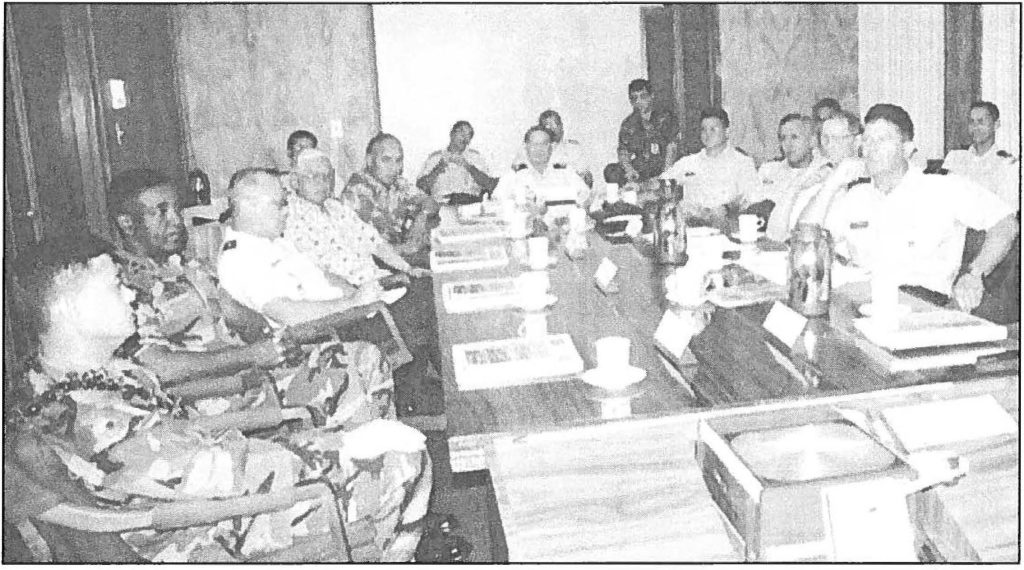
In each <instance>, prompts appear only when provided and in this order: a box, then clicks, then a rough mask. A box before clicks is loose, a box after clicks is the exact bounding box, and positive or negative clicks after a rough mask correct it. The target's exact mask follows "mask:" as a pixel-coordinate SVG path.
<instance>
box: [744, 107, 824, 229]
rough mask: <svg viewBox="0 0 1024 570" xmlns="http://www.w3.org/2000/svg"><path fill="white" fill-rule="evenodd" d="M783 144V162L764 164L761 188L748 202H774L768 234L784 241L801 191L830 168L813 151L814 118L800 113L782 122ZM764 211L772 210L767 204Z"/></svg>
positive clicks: (780, 139)
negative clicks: (794, 200) (795, 202)
mask: <svg viewBox="0 0 1024 570" xmlns="http://www.w3.org/2000/svg"><path fill="white" fill-rule="evenodd" d="M779 144H780V145H782V155H783V157H782V160H773V161H771V162H766V163H764V164H762V165H761V168H759V169H758V171H757V176H758V178H760V180H761V185H760V188H757V189H753V190H752V191H751V193H750V194H749V195H748V196H747V200H748V201H749V202H754V203H757V202H763V201H769V202H771V206H772V207H771V216H770V217H769V218H768V228H767V229H768V235H769V237H772V239H776V240H780V241H781V240H783V239H785V238H786V236H787V233H788V232H787V230H788V228H786V225H787V224H788V220H789V215H790V209H791V208H792V207H793V199H794V198H795V197H796V195H797V194H798V193H799V192H800V191H801V190H803V189H805V188H808V187H809V186H812V185H814V184H817V183H819V182H821V181H823V180H824V179H825V177H826V176H827V175H828V173H829V168H828V164H827V161H826V160H825V158H824V157H821V156H815V153H814V152H813V150H814V146H815V140H814V120H813V119H811V118H810V117H807V116H803V115H799V114H797V113H791V114H789V115H786V116H785V117H783V118H782V120H781V121H779ZM763 211H768V206H767V205H766V206H765V207H764V209H763Z"/></svg>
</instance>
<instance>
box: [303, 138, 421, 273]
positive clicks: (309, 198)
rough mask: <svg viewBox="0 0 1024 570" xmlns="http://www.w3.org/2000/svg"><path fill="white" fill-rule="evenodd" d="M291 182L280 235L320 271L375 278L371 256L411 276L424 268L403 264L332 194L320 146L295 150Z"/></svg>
mask: <svg viewBox="0 0 1024 570" xmlns="http://www.w3.org/2000/svg"><path fill="white" fill-rule="evenodd" d="M291 186H292V187H293V188H294V189H295V195H293V196H291V199H289V200H288V215H287V219H286V222H285V230H284V237H285V239H286V240H288V241H290V242H292V244H294V245H295V247H296V248H297V249H298V250H299V251H301V252H302V253H304V254H305V255H306V256H308V257H309V258H310V259H311V260H313V262H314V263H316V265H317V267H319V268H320V269H321V270H323V271H325V272H327V273H330V274H332V275H335V276H337V277H341V278H342V279H344V280H345V281H347V282H348V283H349V284H351V285H352V286H354V287H362V286H363V285H366V284H368V283H371V282H375V281H377V279H378V278H379V275H378V271H379V269H378V267H377V265H376V263H374V260H373V257H374V256H376V257H377V258H378V259H380V260H381V261H382V262H384V263H386V264H387V265H389V266H391V267H393V268H394V269H396V270H398V271H401V272H403V273H406V274H408V275H410V276H413V277H423V276H425V275H426V274H428V273H429V271H427V270H425V269H420V268H416V267H412V266H411V265H409V263H408V262H406V261H405V260H404V259H402V257H401V256H400V255H398V252H396V251H395V250H394V248H393V247H391V245H390V244H389V243H388V242H387V241H385V240H384V238H382V237H381V236H380V234H378V233H377V230H375V229H374V228H373V226H371V225H369V224H367V223H366V222H364V221H362V220H361V219H359V216H358V215H356V213H355V212H354V211H353V210H352V209H351V208H349V207H348V206H346V205H345V204H342V203H341V202H340V201H339V200H337V199H335V198H333V196H334V166H332V165H331V159H330V158H328V157H327V155H326V154H324V153H323V152H322V151H320V150H317V149H307V150H303V151H301V152H300V153H299V155H298V156H297V157H296V159H295V166H294V168H293V170H292V173H291Z"/></svg>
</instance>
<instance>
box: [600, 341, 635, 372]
mask: <svg viewBox="0 0 1024 570" xmlns="http://www.w3.org/2000/svg"><path fill="white" fill-rule="evenodd" d="M629 344H630V341H629V339H628V338H626V337H622V336H606V337H604V338H600V339H597V340H596V341H594V351H595V352H596V353H597V367H598V368H608V369H617V368H625V367H627V366H629Z"/></svg>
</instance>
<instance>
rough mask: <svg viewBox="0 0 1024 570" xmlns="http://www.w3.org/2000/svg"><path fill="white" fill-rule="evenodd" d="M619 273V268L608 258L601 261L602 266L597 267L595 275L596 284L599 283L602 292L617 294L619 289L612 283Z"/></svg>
mask: <svg viewBox="0 0 1024 570" xmlns="http://www.w3.org/2000/svg"><path fill="white" fill-rule="evenodd" d="M618 273H619V266H618V265H615V263H613V262H612V260H610V259H608V258H607V257H606V258H604V259H602V260H601V265H599V266H597V271H596V272H595V273H594V282H595V283H597V286H598V288H599V289H601V291H603V292H605V293H615V292H616V291H618V290H619V288H618V286H616V285H615V284H614V283H612V281H613V280H614V279H615V276H616V275H617V274H618Z"/></svg>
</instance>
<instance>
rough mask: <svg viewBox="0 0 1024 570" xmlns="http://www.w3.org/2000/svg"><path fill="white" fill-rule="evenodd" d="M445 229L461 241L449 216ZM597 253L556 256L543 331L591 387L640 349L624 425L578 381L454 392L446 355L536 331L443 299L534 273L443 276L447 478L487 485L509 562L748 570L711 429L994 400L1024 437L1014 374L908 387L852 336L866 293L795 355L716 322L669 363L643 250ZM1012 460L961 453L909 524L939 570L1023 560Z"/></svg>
mask: <svg viewBox="0 0 1024 570" xmlns="http://www.w3.org/2000/svg"><path fill="white" fill-rule="evenodd" d="M442 217H443V219H444V220H445V221H444V222H443V224H454V223H457V221H456V220H457V216H455V215H453V213H452V212H451V211H448V212H447V213H446V214H445V213H443V216H442ZM588 239H589V247H588V248H587V249H586V251H585V252H584V253H583V254H582V256H581V257H579V258H578V259H575V260H573V259H570V258H568V257H567V256H566V255H564V253H562V254H558V255H555V256H554V259H555V263H554V265H553V266H551V267H549V269H548V272H549V275H550V282H551V293H553V294H554V295H555V296H556V297H557V302H556V303H555V304H554V305H553V306H552V307H551V308H550V309H548V310H547V312H546V315H547V327H548V332H549V333H551V334H556V333H568V334H569V335H570V336H571V337H572V339H573V342H574V345H575V347H576V349H577V351H578V352H579V354H580V356H581V358H582V360H583V362H584V364H585V366H586V368H587V369H590V368H592V367H594V366H595V364H596V354H595V348H594V341H596V340H598V339H600V338H602V337H605V336H623V337H626V338H629V339H630V341H631V355H630V361H631V364H633V365H634V366H638V367H641V368H644V369H645V370H646V371H647V376H646V378H645V379H644V380H643V381H642V382H640V383H639V384H637V385H636V386H634V387H631V388H630V389H629V390H628V391H627V392H626V395H625V396H620V397H619V398H618V400H617V405H616V406H615V410H616V413H615V414H614V415H609V413H608V411H609V409H611V408H610V407H609V406H608V404H609V396H608V394H607V393H606V392H604V391H602V390H599V389H596V388H594V387H592V386H589V385H587V384H585V383H584V382H583V381H582V380H580V379H579V378H576V377H562V378H555V379H547V380H546V381H543V382H538V383H531V384H526V385H511V386H505V385H500V386H496V387H494V388H489V389H473V390H460V388H459V385H458V382H457V381H456V379H455V368H454V362H453V356H452V350H451V347H452V346H453V345H458V344H462V343H468V342H474V341H480V340H487V339H503V338H511V337H516V336H517V333H518V330H519V328H520V325H521V324H522V323H523V321H524V319H526V318H527V316H526V313H525V312H524V311H522V310H520V309H503V310H492V311H482V312H472V313H461V314H450V313H448V311H447V310H446V308H445V303H444V300H443V298H442V288H443V286H444V285H445V284H446V283H451V282H454V281H463V280H467V279H476V278H490V277H513V276H516V275H518V274H519V273H521V272H522V271H524V270H527V269H528V268H527V267H526V248H525V245H524V244H523V243H522V242H521V241H520V242H518V243H517V242H516V241H511V240H504V239H497V238H492V239H490V240H488V241H485V242H480V243H473V244H471V245H469V246H464V247H481V246H484V245H488V244H490V245H494V244H497V245H500V246H503V247H505V248H506V249H507V251H508V253H509V258H510V261H509V263H508V264H507V265H506V266H504V267H499V268H492V269H481V270H474V271H457V272H451V273H436V274H435V276H434V285H435V291H434V294H435V309H436V312H437V319H438V334H439V341H440V344H441V352H442V365H443V370H442V377H443V383H444V390H445V408H446V416H447V425H448V428H447V431H448V436H449V446H450V449H451V463H452V469H453V471H455V472H465V471H475V470H482V469H486V470H488V471H490V474H491V478H492V481H493V482H494V486H495V493H496V496H497V498H498V505H499V512H500V516H501V522H502V526H503V528H504V531H505V536H506V542H507V545H508V553H509V560H510V561H513V562H519V561H728V560H733V561H737V560H742V559H743V558H742V551H741V550H740V549H739V548H738V546H737V544H736V542H735V540H734V539H733V538H731V536H732V535H731V534H730V532H729V531H728V529H727V525H726V524H725V523H724V522H723V520H722V518H721V517H720V515H719V511H718V510H717V509H716V507H715V504H714V502H713V500H712V498H711V496H710V494H709V493H708V491H707V488H706V487H705V485H704V481H703V479H702V476H701V472H700V468H699V466H698V465H697V463H696V462H695V460H694V442H695V438H696V426H697V423H698V421H700V420H701V419H707V418H713V417H724V416H729V415H736V414H744V413H750V412H751V411H757V412H764V413H780V414H784V413H786V411H787V410H798V409H808V408H814V407H822V406H834V405H838V404H842V405H844V406H849V407H854V408H858V407H859V408H863V409H875V410H877V409H885V408H886V407H891V406H897V405H906V404H908V403H913V402H921V401H931V400H943V399H956V398H962V397H965V396H970V395H978V394H989V395H991V396H992V397H994V398H995V399H996V400H997V401H998V402H999V404H1000V405H1001V406H1002V407H1003V408H1004V409H1005V410H1006V411H1007V412H1008V413H1009V414H1010V415H1011V416H1012V417H1013V418H1014V420H1016V421H1017V424H1018V425H1019V410H1018V406H1017V401H1018V400H1019V389H1018V368H1019V359H1017V358H1009V359H1007V358H1005V355H1003V356H998V357H996V358H993V359H990V360H985V359H982V361H979V364H977V365H965V364H959V365H952V366H940V367H934V366H933V367H931V368H929V369H927V370H907V371H902V370H900V368H899V366H894V364H893V362H891V359H889V360H887V358H886V355H885V352H884V351H881V350H879V349H877V347H872V346H870V343H865V341H864V339H863V338H859V337H858V335H856V334H855V333H854V332H853V330H852V324H851V323H852V317H853V311H854V310H855V309H854V308H855V307H856V306H857V305H858V304H859V303H861V302H863V300H864V298H865V297H866V296H868V292H867V291H866V289H865V287H864V285H863V284H856V283H851V284H849V285H848V286H844V287H841V288H838V289H837V290H836V291H834V293H835V294H834V298H833V302H832V310H831V313H830V318H829V319H812V320H811V322H810V323H809V324H808V326H807V327H806V329H805V331H804V333H803V335H802V336H801V340H799V341H797V342H796V343H795V344H794V346H796V347H797V349H796V350H794V349H793V348H792V347H787V346H783V345H781V343H779V342H778V341H777V339H775V338H773V337H772V335H770V334H768V333H767V332H766V331H765V329H764V327H763V326H762V323H763V322H764V319H765V316H766V314H767V313H768V311H769V309H770V308H771V306H772V304H771V303H761V304H756V305H753V306H748V307H742V308H732V309H724V308H717V309H715V310H713V312H712V313H711V318H710V322H709V323H708V324H707V326H706V327H705V328H704V329H703V330H702V331H701V332H700V333H699V334H697V335H696V336H694V337H693V339H692V340H691V342H690V344H689V349H688V350H687V351H686V352H685V353H684V354H683V355H682V356H681V357H678V358H677V357H675V356H671V355H668V354H667V353H666V351H661V350H659V349H658V348H657V347H656V346H655V343H654V342H653V339H654V335H655V330H656V328H657V327H658V324H659V321H660V320H661V318H662V315H663V314H664V313H665V311H666V310H674V309H673V307H672V305H671V304H670V303H669V302H668V301H667V300H666V295H665V293H666V291H665V289H664V278H665V277H666V276H667V274H668V272H669V271H671V268H666V267H663V266H659V265H657V264H655V263H653V262H652V261H651V259H650V256H649V247H648V246H645V244H644V243H643V242H642V241H641V240H638V241H637V243H636V244H632V243H621V244H613V243H610V242H608V241H606V240H604V239H603V238H601V237H600V236H598V235H597V234H596V233H594V232H592V231H591V232H590V234H589V236H588ZM434 247H435V248H438V247H440V246H439V244H437V243H435V246H434ZM755 254H756V253H755V252H751V251H749V250H747V251H744V252H741V256H742V255H755ZM606 259H607V260H611V261H612V262H613V263H614V264H615V265H616V266H617V267H618V274H617V277H616V279H615V281H616V283H617V284H618V288H619V290H618V292H615V293H606V292H605V291H604V290H602V289H601V288H599V287H597V286H596V283H595V279H594V273H595V271H597V268H598V266H599V265H600V264H601V263H602V261H604V260H606ZM903 301H904V302H906V303H909V304H911V305H914V306H915V307H916V309H915V310H926V309H927V308H928V307H927V306H926V305H927V304H926V303H925V302H924V301H920V300H916V299H912V298H904V299H903ZM807 335H813V336H814V339H813V342H811V343H808V341H807V339H806V336H807ZM1017 342H1018V341H1017V340H1016V339H1013V340H1011V341H1010V342H1008V343H1007V346H1008V347H1009V346H1015V345H1016V344H1017ZM801 347H803V348H801ZM1014 350H1015V348H1014ZM1011 356H1015V355H1011ZM810 371H813V374H807V373H808V372H810ZM623 401H626V402H627V403H626V411H625V413H623V409H622V405H623ZM1017 432H1018V433H1019V429H1018V430H1017ZM1018 447H1019V446H1018V438H1017V434H1014V436H1013V437H1011V438H1003V439H1002V440H1000V441H998V442H997V443H994V444H991V445H988V446H981V447H980V448H976V449H975V448H972V449H960V450H958V451H960V452H961V453H962V455H963V456H965V457H968V458H969V459H970V460H971V464H972V466H973V470H972V471H971V474H970V476H969V477H967V478H965V479H964V480H963V481H961V482H960V483H959V484H958V485H956V486H952V487H949V488H945V487H936V488H934V489H932V490H930V491H928V492H927V494H926V495H925V496H926V497H934V498H935V500H934V501H932V500H929V501H925V502H924V503H923V504H927V505H930V506H929V508H927V509H925V511H924V512H921V513H917V514H916V515H915V519H916V522H917V524H918V525H919V527H920V528H921V529H922V532H924V533H925V534H926V535H927V536H928V538H929V540H930V541H931V544H932V545H933V547H934V550H935V559H937V560H943V559H949V560H963V561H971V560H974V561H977V560H984V561H999V560H1002V561H1005V560H1011V559H1014V558H1015V557H1016V556H1018V552H1019V540H1018V537H1017V536H1016V528H1017V527H1016V521H1017V518H1018V517H1019V506H1018V500H1017V495H1018V488H1019V483H1018V481H1019V472H1018V469H1017V457H1018V452H1017V448H1018Z"/></svg>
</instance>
